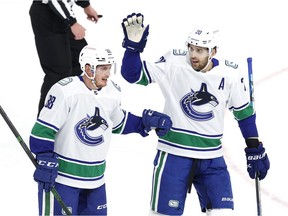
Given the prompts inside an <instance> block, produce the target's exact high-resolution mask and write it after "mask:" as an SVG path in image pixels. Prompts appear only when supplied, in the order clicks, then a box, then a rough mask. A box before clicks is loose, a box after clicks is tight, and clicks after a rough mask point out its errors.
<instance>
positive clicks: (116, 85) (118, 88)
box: [111, 80, 121, 92]
mask: <svg viewBox="0 0 288 216" xmlns="http://www.w3.org/2000/svg"><path fill="white" fill-rule="evenodd" d="M111 82H112V84H113V86H114V87H115V88H116V89H117V90H118V91H119V92H121V87H120V86H119V85H118V84H117V83H115V82H113V81H112V80H111Z"/></svg>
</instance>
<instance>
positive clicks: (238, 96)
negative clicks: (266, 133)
mask: <svg viewBox="0 0 288 216" xmlns="http://www.w3.org/2000/svg"><path fill="white" fill-rule="evenodd" d="M212 61H213V65H214V66H213V69H212V70H210V71H209V72H206V73H202V72H197V71H195V70H194V69H193V68H192V65H191V63H190V60H189V54H188V52H187V51H184V50H172V51H171V52H169V53H167V54H166V55H164V56H162V57H161V58H160V59H159V61H157V62H156V63H151V62H147V61H143V64H142V72H141V76H140V78H139V80H138V81H137V83H138V84H142V85H148V84H150V83H154V82H157V83H158V85H159V86H160V89H161V90H162V93H163V95H164V97H165V107H164V113H166V114H167V115H169V116H170V117H171V119H172V121H173V128H172V129H171V130H170V132H169V133H168V134H167V135H165V136H164V137H160V138H159V141H158V149H160V150H163V151H166V152H168V153H172V154H176V155H180V156H186V157H191V158H202V159H206V158H215V157H219V156H222V155H223V153H222V145H221V141H220V139H221V138H222V136H223V128H224V125H223V123H224V122H223V119H224V114H225V109H226V108H229V109H230V110H231V111H233V114H234V116H235V118H236V119H237V120H241V119H244V118H247V117H249V116H250V115H252V114H253V113H254V110H253V108H252V106H250V100H249V91H248V89H246V86H245V83H244V78H243V76H242V74H241V72H240V70H239V68H238V65H237V64H235V63H233V62H231V61H228V60H218V59H212Z"/></svg>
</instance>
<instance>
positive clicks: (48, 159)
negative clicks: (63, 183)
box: [33, 152, 58, 192]
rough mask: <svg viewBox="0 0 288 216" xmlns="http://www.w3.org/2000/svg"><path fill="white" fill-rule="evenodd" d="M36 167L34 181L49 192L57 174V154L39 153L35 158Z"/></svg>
mask: <svg viewBox="0 0 288 216" xmlns="http://www.w3.org/2000/svg"><path fill="white" fill-rule="evenodd" d="M36 160H37V163H38V165H37V167H36V170H35V172H34V175H33V177H34V180H35V181H37V182H38V184H39V186H40V187H41V188H42V189H44V190H45V192H49V191H50V190H51V189H52V187H53V186H54V184H55V179H56V177H57V172H58V157H57V154H55V153H52V152H48V153H41V154H38V155H37V156H36Z"/></svg>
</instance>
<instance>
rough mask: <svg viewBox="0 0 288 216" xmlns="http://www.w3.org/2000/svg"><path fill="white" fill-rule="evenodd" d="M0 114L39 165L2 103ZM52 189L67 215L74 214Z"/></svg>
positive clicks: (53, 188)
mask: <svg viewBox="0 0 288 216" xmlns="http://www.w3.org/2000/svg"><path fill="white" fill-rule="evenodd" d="M0 114H1V115H2V117H3V119H4V120H5V122H6V123H7V125H8V126H9V128H10V129H11V131H12V132H13V134H14V135H15V137H16V139H17V140H18V142H19V143H20V145H21V146H22V148H23V149H24V151H25V152H26V154H27V155H28V157H29V158H30V160H31V162H32V163H33V164H34V166H35V167H37V165H38V164H37V161H36V159H35V158H34V156H33V154H32V153H31V151H30V149H29V148H28V146H27V145H26V143H25V142H24V140H23V139H22V137H21V136H20V134H19V133H18V131H17V130H16V128H15V126H14V125H13V123H12V122H11V121H10V119H9V117H8V116H7V114H6V113H5V111H4V109H3V108H2V106H1V105H0ZM51 191H52V193H53V195H54V197H55V198H56V200H57V201H58V203H59V204H60V205H61V207H62V208H63V210H64V211H65V213H66V215H72V214H71V212H70V210H69V209H68V208H67V206H66V205H65V203H64V202H63V200H62V199H61V197H60V195H59V194H58V192H57V190H56V189H55V187H54V186H53V187H52V189H51Z"/></svg>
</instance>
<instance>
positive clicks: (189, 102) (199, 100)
mask: <svg viewBox="0 0 288 216" xmlns="http://www.w3.org/2000/svg"><path fill="white" fill-rule="evenodd" d="M218 104H219V101H218V100H217V98H216V97H215V96H214V95H212V94H211V93H209V92H208V90H207V85H206V83H202V84H201V87H200V90H199V91H196V92H195V91H194V90H193V89H191V92H189V93H188V94H186V95H184V97H183V98H182V99H181V100H180V106H181V108H182V110H183V112H184V113H185V114H186V115H187V116H188V117H189V118H191V119H193V120H196V121H208V120H210V119H212V118H214V113H213V111H207V106H206V105H212V106H213V107H216V106H217V105H218ZM196 107H199V109H198V110H196Z"/></svg>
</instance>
